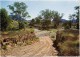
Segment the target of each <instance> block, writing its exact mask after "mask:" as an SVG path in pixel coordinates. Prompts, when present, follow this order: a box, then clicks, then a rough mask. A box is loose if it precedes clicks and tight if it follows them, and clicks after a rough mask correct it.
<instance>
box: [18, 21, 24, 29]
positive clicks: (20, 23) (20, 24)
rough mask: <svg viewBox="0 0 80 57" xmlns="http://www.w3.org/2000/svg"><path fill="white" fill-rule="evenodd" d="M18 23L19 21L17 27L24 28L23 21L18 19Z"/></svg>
mask: <svg viewBox="0 0 80 57" xmlns="http://www.w3.org/2000/svg"><path fill="white" fill-rule="evenodd" d="M18 23H19V29H23V28H25V24H24V22H21V21H19V22H18Z"/></svg>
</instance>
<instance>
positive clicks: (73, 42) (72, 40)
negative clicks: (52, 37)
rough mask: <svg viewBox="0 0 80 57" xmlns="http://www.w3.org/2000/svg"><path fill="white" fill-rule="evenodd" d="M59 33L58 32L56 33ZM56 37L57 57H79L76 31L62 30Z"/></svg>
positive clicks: (77, 33)
mask: <svg viewBox="0 0 80 57" xmlns="http://www.w3.org/2000/svg"><path fill="white" fill-rule="evenodd" d="M58 33H59V32H58ZM56 36H57V40H56V43H57V47H58V50H59V55H62V56H78V55H79V37H78V36H79V32H78V30H64V31H61V32H60V34H58V35H56Z"/></svg>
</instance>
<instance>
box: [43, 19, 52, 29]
mask: <svg viewBox="0 0 80 57" xmlns="http://www.w3.org/2000/svg"><path fill="white" fill-rule="evenodd" d="M50 24H51V20H49V19H46V20H43V22H42V29H49V28H50Z"/></svg>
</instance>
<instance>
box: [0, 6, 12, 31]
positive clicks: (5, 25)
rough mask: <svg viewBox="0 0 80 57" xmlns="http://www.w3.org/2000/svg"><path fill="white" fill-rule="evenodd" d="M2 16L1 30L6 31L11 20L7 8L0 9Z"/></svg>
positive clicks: (0, 15)
mask: <svg viewBox="0 0 80 57" xmlns="http://www.w3.org/2000/svg"><path fill="white" fill-rule="evenodd" d="M0 17H1V31H5V30H7V28H8V25H9V24H10V22H11V20H10V17H9V16H8V13H7V11H6V9H4V8H2V9H0Z"/></svg>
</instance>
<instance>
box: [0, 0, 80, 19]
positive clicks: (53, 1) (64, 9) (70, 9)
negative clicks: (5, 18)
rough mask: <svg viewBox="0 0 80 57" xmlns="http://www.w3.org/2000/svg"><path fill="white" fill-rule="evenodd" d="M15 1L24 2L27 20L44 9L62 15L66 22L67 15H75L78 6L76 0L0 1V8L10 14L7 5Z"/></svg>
mask: <svg viewBox="0 0 80 57" xmlns="http://www.w3.org/2000/svg"><path fill="white" fill-rule="evenodd" d="M17 1H19V2H24V3H25V4H26V5H27V6H28V8H27V10H26V11H28V13H29V15H30V16H31V18H26V19H27V20H30V19H32V18H35V17H37V16H38V15H39V14H40V11H41V10H45V9H49V10H54V11H58V12H59V13H63V14H64V16H63V18H62V19H66V20H68V19H69V15H70V14H73V13H75V10H74V7H75V6H78V5H79V1H77V0H13V1H11V0H0V8H5V9H6V10H7V11H8V14H10V13H11V10H10V9H9V8H8V5H12V4H13V3H14V2H17Z"/></svg>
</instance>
